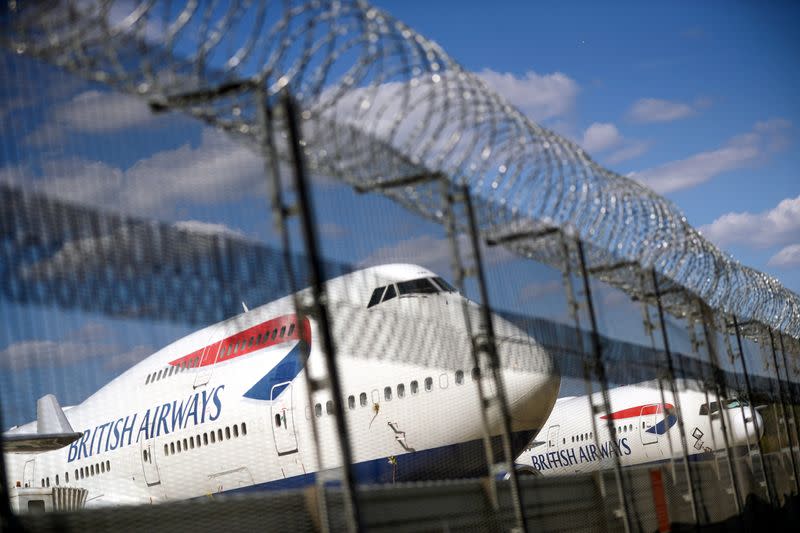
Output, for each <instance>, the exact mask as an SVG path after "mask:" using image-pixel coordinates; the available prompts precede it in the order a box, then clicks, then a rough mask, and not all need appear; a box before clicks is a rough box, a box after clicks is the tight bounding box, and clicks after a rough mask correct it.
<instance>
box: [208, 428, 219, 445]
mask: <svg viewBox="0 0 800 533" xmlns="http://www.w3.org/2000/svg"><path fill="white" fill-rule="evenodd" d="M209 436H210V437H211V444H214V443H215V442H217V435H216V433H214V430H211V432H210V435H209Z"/></svg>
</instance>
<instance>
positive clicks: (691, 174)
mask: <svg viewBox="0 0 800 533" xmlns="http://www.w3.org/2000/svg"><path fill="white" fill-rule="evenodd" d="M789 127H790V122H789V121H787V120H783V119H774V120H769V121H765V122H758V123H756V124H755V125H754V126H753V129H752V131H750V132H748V133H745V134H743V135H738V136H736V137H733V138H731V139H730V140H728V142H727V143H725V145H724V146H722V147H720V148H718V149H716V150H711V151H708V152H700V153H698V154H695V155H693V156H690V157H687V158H686V159H681V160H678V161H673V162H671V163H667V164H665V165H662V166H660V167H656V168H653V169H648V170H643V171H641V172H637V173H634V174H632V177H633V178H635V179H637V180H639V181H640V182H642V183H644V184H645V185H647V186H649V187H650V188H652V189H653V190H654V191H656V192H658V193H662V194H664V193H669V192H673V191H677V190H680V189H687V188H690V187H694V186H696V185H699V184H701V183H705V182H706V181H708V180H710V179H711V178H713V177H715V176H717V175H719V174H722V173H724V172H729V171H732V170H736V169H739V168H742V167H744V166H747V165H749V164H752V163H754V162H756V161H757V160H758V159H759V158H761V157H764V156H767V155H769V154H770V153H773V152H775V151H778V150H781V149H783V148H785V147H786V145H787V143H788V141H787V136H786V130H787V129H788V128H789Z"/></svg>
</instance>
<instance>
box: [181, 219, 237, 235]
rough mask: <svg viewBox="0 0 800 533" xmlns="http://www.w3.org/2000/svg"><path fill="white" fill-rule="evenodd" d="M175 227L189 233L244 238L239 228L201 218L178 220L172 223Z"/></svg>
mask: <svg viewBox="0 0 800 533" xmlns="http://www.w3.org/2000/svg"><path fill="white" fill-rule="evenodd" d="M173 226H174V227H175V228H176V229H179V230H184V231H188V232H191V233H202V234H205V235H225V236H228V237H241V238H244V233H243V232H242V230H240V229H236V228H232V227H230V226H227V225H225V224H215V223H213V222H203V221H201V220H179V221H177V222H175V223H174V224H173Z"/></svg>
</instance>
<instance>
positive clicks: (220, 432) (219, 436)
mask: <svg viewBox="0 0 800 533" xmlns="http://www.w3.org/2000/svg"><path fill="white" fill-rule="evenodd" d="M217 440H218V441H220V442H222V428H219V429H218V430H217Z"/></svg>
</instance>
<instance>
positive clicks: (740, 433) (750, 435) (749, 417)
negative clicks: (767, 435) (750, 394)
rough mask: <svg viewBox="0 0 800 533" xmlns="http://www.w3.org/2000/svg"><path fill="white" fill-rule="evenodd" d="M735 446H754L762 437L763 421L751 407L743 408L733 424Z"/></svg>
mask: <svg viewBox="0 0 800 533" xmlns="http://www.w3.org/2000/svg"><path fill="white" fill-rule="evenodd" d="M733 431H734V438H735V439H736V444H739V445H745V444H748V443H749V444H756V443H757V442H758V440H759V439H760V438H761V437H763V436H764V419H763V418H762V417H761V415H760V414H759V413H758V411H756V410H755V409H753V408H752V407H745V408H744V409H743V410H742V411H740V412H739V413H738V416H736V417H735V422H734V423H733Z"/></svg>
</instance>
